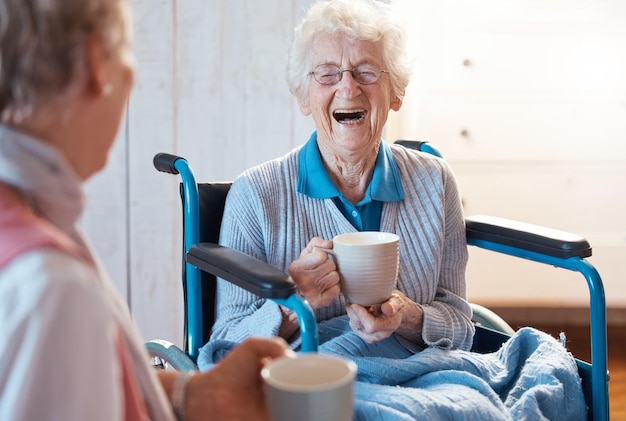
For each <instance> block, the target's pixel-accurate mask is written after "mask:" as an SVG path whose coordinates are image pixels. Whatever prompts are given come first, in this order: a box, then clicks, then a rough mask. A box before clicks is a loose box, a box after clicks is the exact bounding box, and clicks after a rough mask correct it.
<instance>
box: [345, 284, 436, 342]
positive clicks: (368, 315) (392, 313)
mask: <svg viewBox="0 0 626 421" xmlns="http://www.w3.org/2000/svg"><path fill="white" fill-rule="evenodd" d="M346 312H347V313H348V317H349V318H350V327H351V328H352V330H353V331H354V332H356V334H357V335H359V337H361V338H362V339H363V340H364V341H366V342H368V343H374V342H378V341H382V340H383V339H386V338H388V337H389V336H391V335H392V334H393V333H398V334H400V335H401V336H403V337H405V338H407V339H409V340H411V341H413V342H415V343H418V344H423V341H422V338H421V333H422V325H423V320H424V317H423V315H424V313H423V310H422V308H421V307H420V306H419V305H418V304H416V303H414V302H413V301H411V299H409V298H408V297H407V296H406V295H404V294H403V293H402V292H400V291H398V290H396V291H394V292H393V293H392V294H391V296H390V297H389V299H388V300H387V301H385V302H384V303H382V304H378V305H373V306H367V307H366V306H362V305H359V304H351V303H348V304H347V305H346Z"/></svg>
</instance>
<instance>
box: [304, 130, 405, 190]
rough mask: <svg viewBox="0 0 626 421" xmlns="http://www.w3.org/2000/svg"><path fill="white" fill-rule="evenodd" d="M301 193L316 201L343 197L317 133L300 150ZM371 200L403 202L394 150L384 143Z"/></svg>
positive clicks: (375, 173) (376, 167)
mask: <svg viewBox="0 0 626 421" xmlns="http://www.w3.org/2000/svg"><path fill="white" fill-rule="evenodd" d="M297 190H298V193H302V194H304V195H306V196H309V197H312V198H314V199H327V198H333V197H339V196H341V192H340V191H339V189H338V188H337V187H336V186H335V185H334V184H333V182H332V180H331V179H330V176H329V175H328V172H327V171H326V168H325V167H324V164H323V162H322V157H321V155H320V152H319V148H318V147H317V132H313V134H312V135H311V137H310V138H309V140H308V141H307V143H306V144H305V145H304V146H303V147H302V149H301V150H300V156H299V169H298V186H297ZM368 194H369V195H371V199H372V200H378V201H381V202H397V201H401V200H403V199H404V189H403V188H402V181H401V179H400V171H399V170H398V165H397V164H396V162H395V160H394V159H393V156H392V155H391V149H390V148H389V145H387V144H386V142H385V141H383V140H381V142H380V148H379V150H378V156H377V157H376V163H375V165H374V174H373V175H372V181H371V182H370V185H369V187H368Z"/></svg>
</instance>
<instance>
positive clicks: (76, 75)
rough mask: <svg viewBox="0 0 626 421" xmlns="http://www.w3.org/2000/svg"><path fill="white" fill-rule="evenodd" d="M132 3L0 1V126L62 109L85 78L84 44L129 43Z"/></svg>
mask: <svg viewBox="0 0 626 421" xmlns="http://www.w3.org/2000/svg"><path fill="white" fill-rule="evenodd" d="M129 14H130V0H0V122H9V121H14V122H16V121H17V122H19V121H20V120H22V119H24V118H26V117H28V116H31V115H32V114H33V113H35V112H37V111H38V110H40V109H41V108H43V107H46V106H49V105H55V104H56V105H62V104H63V100H64V99H66V98H67V97H68V95H71V94H72V89H73V88H74V87H75V86H77V82H78V81H80V80H82V78H84V77H85V40H86V37H87V36H88V35H89V34H90V33H94V32H95V33H97V34H98V36H100V37H101V38H102V40H103V44H104V48H105V53H107V54H115V53H117V52H118V50H120V49H121V48H123V47H124V46H126V45H127V44H128V43H129V42H130V41H131V28H130V16H129Z"/></svg>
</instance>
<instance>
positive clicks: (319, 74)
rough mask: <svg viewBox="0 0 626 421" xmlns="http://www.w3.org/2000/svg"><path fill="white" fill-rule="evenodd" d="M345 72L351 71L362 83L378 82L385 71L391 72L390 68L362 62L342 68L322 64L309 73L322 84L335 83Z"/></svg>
mask: <svg viewBox="0 0 626 421" xmlns="http://www.w3.org/2000/svg"><path fill="white" fill-rule="evenodd" d="M344 72H350V73H351V74H352V79H354V80H355V81H357V82H358V83H360V84H362V85H371V84H372V83H376V82H378V80H379V79H380V76H381V75H382V74H383V73H389V71H388V70H380V69H379V68H378V67H376V66H374V65H371V64H360V65H358V66H356V67H355V68H354V69H342V68H341V67H339V66H337V65H335V64H320V65H319V66H317V67H316V68H315V69H313V71H312V72H310V73H309V76H313V77H314V78H315V80H316V81H317V83H319V84H321V85H334V84H336V83H339V81H340V80H341V79H342V78H343V74H344Z"/></svg>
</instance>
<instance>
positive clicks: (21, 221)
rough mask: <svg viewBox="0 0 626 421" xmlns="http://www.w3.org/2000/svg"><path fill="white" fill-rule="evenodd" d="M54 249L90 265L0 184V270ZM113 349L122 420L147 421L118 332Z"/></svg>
mask: <svg viewBox="0 0 626 421" xmlns="http://www.w3.org/2000/svg"><path fill="white" fill-rule="evenodd" d="M50 247H52V248H57V249H60V250H62V251H64V252H66V253H68V254H70V255H73V256H76V257H78V258H80V259H82V260H84V261H85V262H86V263H88V264H90V265H92V266H93V265H94V263H93V260H92V259H91V256H89V254H88V253H87V252H86V251H85V250H84V249H83V248H81V247H79V246H78V245H77V244H76V243H75V242H74V241H72V240H71V239H70V238H69V237H68V236H67V235H66V234H65V233H63V232H62V231H61V230H59V229H58V228H57V227H55V226H54V225H53V224H51V223H50V222H48V221H46V220H45V219H42V218H40V217H38V216H37V215H36V214H35V213H34V212H33V211H32V209H30V208H29V207H28V206H26V205H25V204H24V203H23V201H22V200H20V197H19V196H18V194H17V193H16V192H15V191H13V190H11V189H9V188H8V187H7V186H5V185H4V184H1V183H0V270H2V269H3V268H4V267H5V266H7V265H9V264H10V263H11V262H12V261H13V260H14V259H15V258H16V257H18V256H20V255H21V254H22V253H26V252H28V251H31V250H35V249H39V248H50ZM115 347H116V349H117V353H118V358H119V361H120V365H121V369H122V378H121V379H120V380H121V385H120V386H121V388H122V390H123V391H124V419H125V420H127V421H135V420H147V419H148V415H147V412H148V411H147V409H146V405H145V402H144V400H143V394H142V392H141V387H140V386H139V382H138V380H137V377H136V375H135V372H134V370H133V363H132V359H131V358H130V353H129V350H128V344H127V342H126V339H125V338H124V336H123V335H122V334H121V332H120V331H119V330H118V332H117V335H116V338H115Z"/></svg>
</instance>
